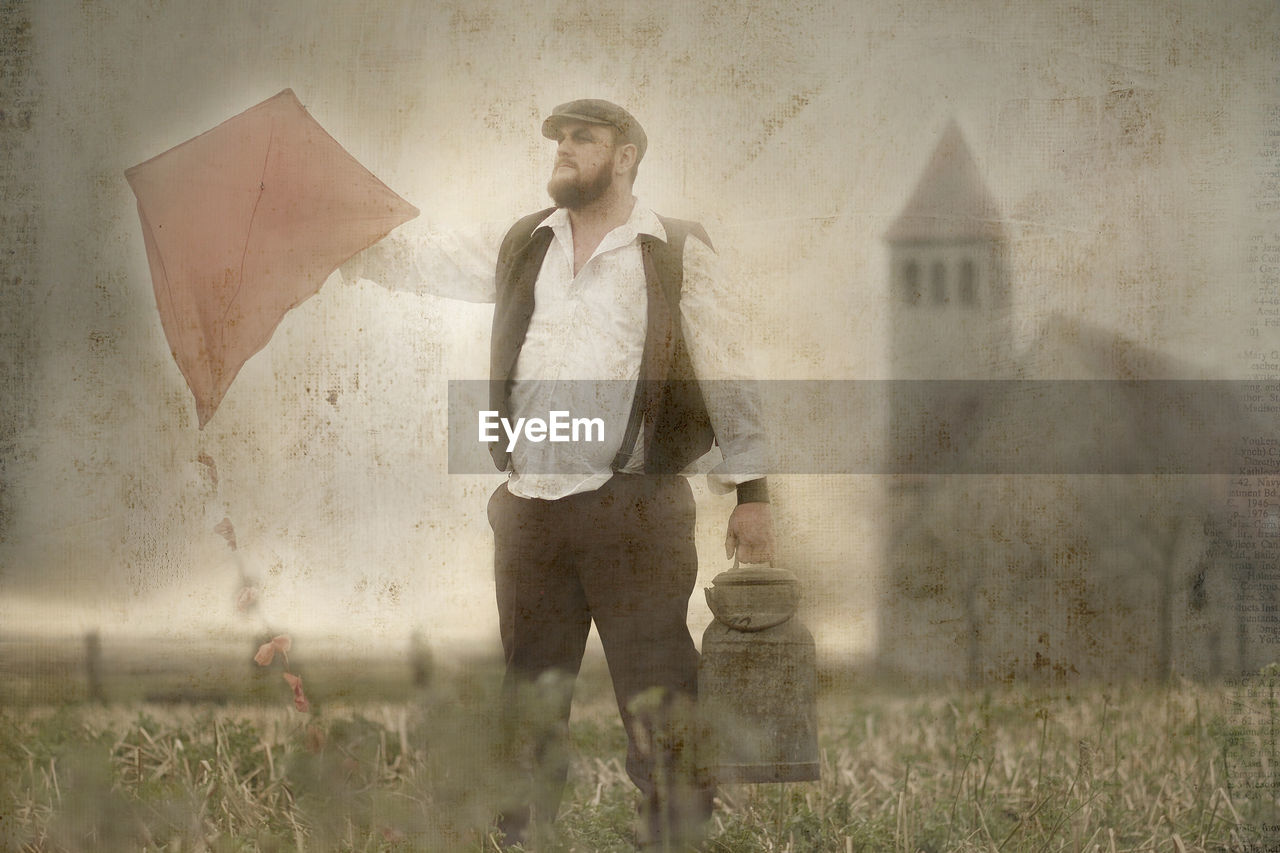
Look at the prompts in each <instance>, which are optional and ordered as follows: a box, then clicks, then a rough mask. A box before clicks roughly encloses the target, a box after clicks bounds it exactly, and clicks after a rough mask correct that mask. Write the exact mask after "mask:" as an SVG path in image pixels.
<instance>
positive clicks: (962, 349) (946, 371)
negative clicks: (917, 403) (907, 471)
mask: <svg viewBox="0 0 1280 853" xmlns="http://www.w3.org/2000/svg"><path fill="white" fill-rule="evenodd" d="M884 239H885V242H886V243H888V245H889V270H890V272H889V293H888V296H889V302H890V308H889V322H890V329H889V369H890V377H891V378H893V379H896V380H904V379H917V380H918V379H930V380H973V379H1003V378H1009V377H1011V376H1012V375H1013V366H1012V365H1013V352H1012V349H1013V348H1012V340H1011V338H1012V320H1011V304H1010V303H1011V299H1010V293H1009V275H1008V272H1007V269H1006V261H1005V256H1006V251H1005V238H1004V230H1003V228H1002V227H1001V224H1000V213H999V211H998V210H997V208H996V204H995V201H994V200H993V199H992V198H991V193H990V192H988V190H987V187H986V184H985V183H984V182H983V180H982V175H981V174H980V173H979V171H978V166H977V164H976V163H975V162H974V159H973V155H972V154H971V153H970V152H969V147H968V146H967V145H966V144H965V141H964V136H963V135H962V134H961V132H960V128H959V126H958V125H957V124H956V123H955V121H951V122H950V123H948V124H947V127H946V130H945V131H944V132H943V134H942V139H941V140H940V141H939V142H938V145H937V147H936V148H935V149H934V152H933V156H932V157H931V158H930V159H929V163H928V165H927V166H926V167H925V170H924V174H923V175H922V176H921V178H920V181H919V183H918V184H917V185H916V188H915V191H914V192H912V194H911V196H910V198H909V199H908V201H907V204H906V207H905V208H904V209H903V211H902V213H901V214H899V216H898V218H897V219H895V220H894V222H893V224H892V225H891V226H890V227H889V230H888V233H886V234H885V238H884ZM896 399H901V396H900V395H898V396H897V398H896ZM951 399H952V401H953V402H955V398H954V396H953V395H952V396H951ZM927 414H928V415H932V416H933V417H927V418H926V419H925V420H926V421H932V423H933V425H935V426H936V425H938V424H945V418H946V417H950V416H953V415H955V414H956V413H955V412H941V411H938V412H929V413H927ZM919 415H920V412H919V410H918V409H914V408H913V409H912V410H910V412H908V411H906V410H904V409H903V408H902V407H901V406H897V405H893V404H891V406H890V411H889V419H890V423H889V452H890V459H891V462H892V461H893V460H894V459H897V460H899V461H901V460H902V457H901V456H897V455H896V454H899V453H906V454H910V453H911V452H912V448H913V447H919V446H920V441H921V440H922V435H921V433H920V430H922V429H923V430H929V429H930V428H931V427H930V424H929V423H928V422H926V423H921V419H920V417H919ZM930 438H931V436H929V435H924V436H923V440H926V441H928V440H930Z"/></svg>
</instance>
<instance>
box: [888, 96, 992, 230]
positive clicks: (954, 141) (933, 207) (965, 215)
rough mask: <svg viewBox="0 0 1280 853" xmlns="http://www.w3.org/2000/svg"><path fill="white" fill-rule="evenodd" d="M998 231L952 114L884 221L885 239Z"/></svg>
mask: <svg viewBox="0 0 1280 853" xmlns="http://www.w3.org/2000/svg"><path fill="white" fill-rule="evenodd" d="M1002 234H1003V232H1002V229H1001V227H1000V211H999V210H998V209H997V207H996V203H995V200H994V199H992V197H991V193H990V192H988V191H987V185H986V183H985V182H984V181H983V180H982V175H981V173H980V172H979V171H978V164H977V163H975V162H974V160H973V155H972V154H971V153H970V152H969V146H968V145H966V144H965V141H964V135H963V134H962V133H961V132H960V126H959V125H957V124H956V122H955V120H954V119H952V120H951V121H950V122H948V123H947V128H946V130H945V131H943V133H942V139H941V140H939V142H938V147H937V148H935V149H934V150H933V156H932V157H931V158H930V159H929V165H928V166H926V167H925V170H924V174H923V175H921V177H920V182H919V183H918V184H916V188H915V191H914V192H913V193H912V194H911V198H910V200H909V201H907V205H906V207H905V208H903V211H902V213H900V214H899V215H898V218H897V219H895V220H894V221H893V224H892V225H890V226H889V231H888V232H887V233H886V234H885V240H886V241H888V242H890V243H914V242H927V241H953V240H997V239H1000V237H1001V236H1002Z"/></svg>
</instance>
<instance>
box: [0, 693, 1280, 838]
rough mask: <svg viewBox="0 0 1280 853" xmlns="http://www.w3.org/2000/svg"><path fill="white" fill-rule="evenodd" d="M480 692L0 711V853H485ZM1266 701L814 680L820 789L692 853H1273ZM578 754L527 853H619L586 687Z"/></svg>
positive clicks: (725, 831) (804, 790) (776, 802)
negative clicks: (545, 829) (554, 830)
mask: <svg viewBox="0 0 1280 853" xmlns="http://www.w3.org/2000/svg"><path fill="white" fill-rule="evenodd" d="M314 680H315V681H316V683H317V685H319V684H320V683H321V681H320V679H318V678H317V679H314ZM495 686H496V678H495V677H494V676H493V673H492V672H489V671H486V670H483V669H481V670H473V671H470V672H468V673H466V674H463V673H460V672H453V673H449V672H437V673H436V676H435V679H434V680H433V682H432V686H431V687H430V688H429V689H424V690H421V691H419V692H417V693H416V694H413V695H409V696H404V697H400V698H397V699H396V700H395V701H384V702H376V703H375V702H362V701H359V700H358V698H357V696H358V695H359V694H358V693H353V692H351V691H346V692H345V693H342V692H333V691H330V693H329V694H328V698H325V699H323V701H319V700H317V698H316V697H317V696H320V694H321V693H322V692H323V691H321V690H316V691H314V693H315V695H314V696H313V697H312V698H313V709H312V711H311V713H309V714H302V713H298V712H297V711H295V710H294V709H293V708H292V706H291V704H290V702H289V699H288V690H287V687H286V686H284V685H283V682H281V685H280V688H279V690H278V691H276V692H274V693H271V695H269V696H268V697H267V698H266V701H265V702H260V703H256V704H247V703H246V704H239V703H234V704H224V705H209V704H190V705H184V704H172V703H170V704H157V703H154V702H145V701H141V700H130V701H127V702H123V703H117V704H109V705H105V706H102V705H93V704H87V703H76V702H68V703H61V704H30V703H25V704H20V705H19V704H16V703H14V702H12V701H10V702H8V703H7V705H6V707H5V708H4V710H0V849H2V850H5V851H11V850H12V851H17V850H33V851H36V850H73V851H78V850H93V851H97V850H102V851H127V850H147V851H159V850H166V851H196V850H207V851H286V850H289V851H291V850H323V851H327V850H353V851H366V850H368V851H390V850H426V851H445V853H448V851H455V850H456V851H477V852H478V851H494V850H496V849H498V848H497V846H496V845H495V843H494V839H492V838H490V837H489V835H488V834H487V832H486V824H487V821H488V819H489V817H490V815H491V814H492V811H493V804H494V802H495V799H496V797H497V795H498V793H499V791H500V790H501V788H502V780H501V779H500V778H499V776H498V775H497V774H496V773H495V772H494V771H493V770H492V768H491V767H490V766H489V765H488V763H487V762H486V761H485V754H486V750H487V738H488V736H489V733H490V732H492V731H493V729H494V718H495V714H496V706H495V701H494V690H495ZM1278 688H1280V683H1278V679H1277V677H1276V674H1275V673H1274V672H1267V673H1263V674H1262V675H1260V676H1259V677H1257V678H1255V679H1251V680H1249V681H1247V682H1236V683H1232V684H1226V685H1224V684H1218V685H1195V684H1189V683H1182V682H1178V683H1174V684H1172V685H1168V686H1107V687H1104V686H1073V687H1058V688H1052V689H1050V688H1043V687H1042V688H1032V687H1014V688H1000V689H989V690H985V689H977V690H972V689H954V690H942V689H935V690H931V691H916V692H907V691H905V690H903V689H901V688H899V687H896V686H893V685H886V684H883V683H880V684H877V683H872V682H869V681H865V680H862V679H859V678H857V677H855V676H853V675H849V674H842V675H827V676H825V677H824V679H823V695H822V698H821V702H820V720H821V747H822V760H823V768H822V769H823V776H822V780H821V781H820V782H814V783H796V784H788V785H760V786H729V787H726V788H724V789H723V790H722V796H721V802H720V804H719V805H718V807H717V811H716V814H715V818H714V827H713V834H712V841H711V844H710V848H709V849H711V850H714V851H735V852H736V851H744V853H745V852H746V851H823V853H826V851H832V853H840V851H851V850H892V851H916V850H923V851H942V850H982V851H1018V850H1026V851H1058V850H1071V851H1094V850H1096V851H1121V850H1153V851H1155V850H1159V851H1164V850H1175V851H1182V850H1240V851H1244V850H1276V849H1280V830H1277V829H1275V827H1276V826H1277V825H1280V810H1278V809H1277V799H1276V795H1277V793H1278V790H1280V789H1278V786H1280V761H1278V759H1280V752H1278V751H1277V736H1278V732H1277V728H1278V726H1280V707H1278V703H1280V696H1277V695H1276V694H1277V689H1278ZM271 690H275V688H271ZM268 692H271V691H268ZM10 698H12V697H10ZM573 732H574V739H575V744H576V758H575V761H574V765H573V768H572V771H571V789H570V791H569V792H568V795H567V797H566V801H565V805H564V807H563V809H562V812H561V818H560V821H559V830H560V836H559V838H558V840H557V841H555V842H554V843H544V844H542V845H541V846H540V847H539V849H540V850H544V851H549V850H564V851H569V850H576V851H593V853H606V851H625V850H630V849H632V848H631V842H630V838H631V820H632V814H633V790H632V788H631V786H630V784H629V782H628V781H627V778H626V774H625V772H624V771H623V769H622V756H623V750H624V741H623V734H622V731H621V727H620V725H619V724H618V722H617V719H616V710H615V709H614V707H613V704H612V695H611V693H610V691H609V688H608V683H607V679H606V676H605V675H604V673H603V672H602V671H600V670H599V669H592V670H590V671H588V672H586V673H585V674H584V677H583V678H582V680H581V682H580V685H579V690H578V700H577V705H576V707H575V721H574V728H573Z"/></svg>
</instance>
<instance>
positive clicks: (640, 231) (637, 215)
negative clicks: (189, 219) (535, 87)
mask: <svg viewBox="0 0 1280 853" xmlns="http://www.w3.org/2000/svg"><path fill="white" fill-rule="evenodd" d="M542 134H543V135H544V136H546V137H547V138H549V139H551V140H554V141H555V142H556V146H557V147H556V157H555V163H554V166H553V170H552V174H551V178H550V181H549V182H548V184H547V191H548V193H549V194H550V196H551V199H552V201H553V202H554V204H555V207H554V208H548V209H546V210H542V211H539V212H537V213H534V214H532V215H530V216H526V217H524V218H523V219H521V220H519V221H518V222H516V224H515V225H514V226H512V227H511V228H510V229H509V230H508V231H507V233H506V236H505V237H504V238H503V240H502V242H501V246H500V248H499V249H498V253H497V260H496V265H495V266H494V267H489V268H490V269H494V268H495V267H496V275H494V276H492V277H488V278H487V280H486V278H484V277H481V276H479V275H476V274H474V271H475V269H476V266H477V264H476V262H475V261H476V258H477V257H478V256H479V255H480V254H482V253H477V252H474V251H470V250H467V251H458V250H456V247H455V251H454V252H453V253H452V257H451V258H449V259H446V260H438V259H437V258H436V257H435V256H433V257H426V255H427V254H430V252H435V253H436V255H448V254H449V252H440V251H438V249H439V247H436V248H434V249H431V250H430V252H427V251H426V250H423V249H422V247H421V246H419V247H417V248H416V249H415V250H414V253H412V255H411V257H410V258H409V259H408V260H407V261H405V262H404V263H402V264H401V267H405V266H406V265H407V268H408V269H409V270H410V271H411V272H412V273H416V274H417V276H418V277H419V279H420V280H423V281H422V284H423V286H425V287H426V288H427V289H428V290H431V291H432V292H436V293H441V294H444V295H452V296H461V297H462V298H467V299H471V300H473V301H490V300H491V301H493V302H494V303H495V307H494V315H493V330H492V338H491V342H490V407H491V409H493V410H494V411H496V412H498V413H499V415H500V416H501V417H503V418H508V419H509V420H510V421H511V422H516V419H517V418H521V417H526V418H527V417H535V416H539V415H541V416H545V415H546V414H547V413H548V412H550V411H554V410H556V409H560V410H564V409H566V408H570V407H572V406H573V405H574V402H569V403H566V402H565V398H564V396H563V395H564V394H565V393H568V394H569V395H570V397H572V398H573V399H574V400H575V401H577V402H582V401H584V400H586V399H590V400H591V401H592V405H594V406H596V407H597V408H598V410H599V411H600V412H601V413H602V420H603V422H604V427H605V428H604V437H605V440H603V441H600V442H575V443H571V444H570V445H568V446H566V444H565V443H558V444H557V443H552V442H531V441H524V442H517V443H516V444H515V445H514V446H513V447H512V448H511V451H510V452H508V450H507V444H506V442H502V441H500V442H496V443H494V444H492V445H491V452H492V454H493V457H494V461H495V463H496V464H497V466H498V468H499V470H501V471H504V472H506V475H507V479H506V482H505V483H503V484H502V485H501V486H499V487H498V489H497V490H496V491H495V492H494V493H493V496H492V497H491V498H490V500H489V506H488V516H489V521H490V524H491V525H492V527H493V533H494V578H495V587H496V593H497V601H498V612H499V623H500V628H501V634H502V646H503V651H504V653H505V657H506V666H507V672H506V677H505V680H504V685H503V697H504V708H503V712H504V729H505V730H506V731H507V732H508V734H509V735H510V740H509V742H510V744H511V745H512V746H511V749H510V750H509V752H508V754H507V760H508V761H510V762H511V764H512V765H513V766H514V767H515V768H516V769H517V774H518V776H519V778H520V782H519V783H518V784H515V785H513V786H512V787H511V797H510V802H508V803H506V806H505V808H504V810H503V814H502V817H501V819H500V822H499V826H500V828H501V829H502V830H503V832H504V833H505V837H506V843H508V844H516V843H519V842H521V841H524V840H525V839H527V838H528V837H529V833H530V831H531V825H532V822H533V821H534V820H535V819H536V820H537V821H540V822H544V823H545V822H550V821H551V820H553V819H554V817H555V814H556V811H557V809H558V806H559V802H560V799H561V795H562V791H563V788H564V784H565V780H566V772H567V766H568V754H567V746H566V743H567V731H568V720H569V711H570V701H571V696H572V687H573V681H574V679H575V677H576V675H577V673H578V669H579V666H580V663H581V661H582V656H583V653H584V649H585V645H586V641H587V637H588V633H589V631H590V628H591V625H592V623H593V622H594V624H595V625H596V628H597V631H598V632H599V635H600V640H601V644H602V645H603V647H604V651H605V655H606V658H607V660H608V664H609V671H610V675H611V677H612V679H613V686H614V692H615V695H616V698H617V702H618V709H619V712H620V714H621V716H622V720H623V723H624V726H625V728H626V732H627V737H628V750H627V772H628V775H629V776H630V777H631V779H632V781H633V782H634V783H635V785H636V786H637V788H639V790H640V792H641V794H642V798H641V810H640V811H641V818H642V819H641V821H640V822H639V824H638V831H637V840H638V842H639V843H640V845H641V846H642V847H645V846H653V847H662V846H666V847H671V845H675V847H672V848H671V849H679V848H680V845H683V844H686V843H688V842H689V841H690V840H691V839H692V838H693V837H694V836H696V835H697V833H698V831H699V830H700V828H701V826H702V825H703V824H704V823H705V820H706V819H707V818H708V817H709V815H710V811H711V805H712V796H713V792H714V787H713V782H712V780H710V779H708V778H706V777H705V774H703V773H700V772H699V771H698V768H697V767H696V762H695V761H693V760H692V759H691V757H690V756H689V755H688V754H687V753H688V752H689V751H690V745H689V743H688V738H687V732H684V731H677V730H676V729H675V728H674V726H675V724H674V723H673V722H672V721H673V719H675V718H676V717H677V716H678V715H676V714H674V713H668V711H669V710H670V709H671V708H672V707H674V704H673V703H675V704H678V702H679V700H680V699H681V698H682V697H683V698H684V699H689V698H692V697H693V696H694V695H695V693H696V690H697V667H698V652H697V649H696V647H695V646H694V643H693V639H692V637H691V636H690V634H689V629H688V625H687V610H688V602H689V597H690V595H691V594H692V591H693V587H694V583H695V580H696V575H697V554H696V549H695V547H694V502H693V497H692V492H691V490H690V487H689V483H688V481H687V479H686V478H685V477H684V476H681V474H682V472H686V473H687V470H688V469H690V468H691V467H693V466H694V464H695V463H696V462H697V461H698V460H699V458H700V457H702V456H703V455H704V454H705V453H707V451H709V450H710V448H711V446H712V443H713V441H714V442H715V443H718V444H719V446H720V449H721V452H722V454H723V461H721V462H720V463H719V464H718V465H717V466H716V467H715V468H714V469H712V470H711V471H710V472H709V475H708V476H709V482H710V485H711V487H712V489H713V491H719V492H727V491H730V490H736V491H737V497H738V504H737V506H736V508H735V509H734V510H733V512H732V514H731V515H730V517H729V524H728V532H727V535H726V539H725V552H726V555H728V556H730V557H732V556H734V555H735V554H736V555H737V557H738V558H739V559H741V560H742V561H743V562H763V561H766V560H769V559H772V556H773V525H772V519H771V515H770V510H769V504H768V492H767V487H766V484H765V480H764V472H765V466H766V443H765V438H764V434H763V431H762V429H761V424H760V415H759V411H758V405H757V402H756V399H755V397H754V395H753V394H752V393H751V391H750V387H749V383H746V382H739V381H733V380H736V379H741V378H743V376H742V374H743V368H744V365H745V355H744V352H743V342H744V341H745V340H747V339H748V335H747V332H748V329H747V328H745V326H744V325H743V323H742V321H741V320H740V319H739V315H738V313H737V312H736V305H735V301H736V300H735V297H736V293H735V292H734V291H733V289H731V288H729V287H727V286H726V285H725V283H724V282H723V280H722V279H721V278H720V276H719V274H718V272H717V268H716V255H715V252H714V250H713V249H712V246H711V241H710V239H709V238H708V236H707V234H706V232H705V231H704V230H703V229H702V227H701V226H700V225H697V224H696V223H692V222H684V221H680V220H675V219H667V218H664V217H660V216H658V215H657V214H655V213H654V212H653V211H652V210H650V209H649V208H648V207H646V206H644V205H643V204H641V203H640V202H639V201H638V200H637V199H636V198H635V196H634V195H633V194H632V188H633V184H634V182H635V179H636V176H637V171H638V168H639V166H640V163H641V161H642V160H643V158H644V155H645V152H646V150H647V147H648V138H647V136H646V134H645V132H644V130H643V129H642V128H641V126H640V124H639V122H637V121H636V119H635V118H634V117H633V116H632V115H631V114H630V113H629V112H627V111H626V110H624V109H623V108H622V107H620V106H618V105H616V104H613V103H610V102H608V101H603V100H596V99H585V100H577V101H572V102H570V103H567V104H561V105H560V106H558V107H556V108H555V109H554V110H553V111H552V113H551V115H550V116H548V117H547V119H546V120H545V121H544V122H543V124H542ZM367 254H369V253H367ZM374 254H376V253H374ZM371 257H372V256H371ZM384 266H385V263H384ZM466 269H470V270H472V274H471V275H469V276H468V275H464V276H462V278H470V279H472V285H470V286H471V290H469V291H468V290H466V287H467V286H468V285H466V284H465V283H464V284H459V282H458V281H457V279H458V278H459V276H458V273H459V272H460V271H465V270H466ZM345 271H346V270H345V269H344V272H345ZM402 272H403V270H402ZM448 279H453V280H452V281H447V280H448ZM566 389H569V390H568V391H566ZM574 389H576V390H574ZM575 395H576V396H575Z"/></svg>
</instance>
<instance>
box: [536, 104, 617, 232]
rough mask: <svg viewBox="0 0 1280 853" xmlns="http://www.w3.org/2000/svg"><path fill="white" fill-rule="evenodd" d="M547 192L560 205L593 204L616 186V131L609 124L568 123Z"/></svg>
mask: <svg viewBox="0 0 1280 853" xmlns="http://www.w3.org/2000/svg"><path fill="white" fill-rule="evenodd" d="M560 133H561V135H560V141H559V143H558V147H557V148H556V164H555V166H554V167H553V168H552V170H551V180H550V181H548V182H547V192H548V193H550V195H551V200H552V201H554V202H555V203H556V206H557V207H567V208H569V209H570V210H575V209H578V208H581V207H584V206H586V205H588V204H591V203H592V202H593V201H595V200H596V199H598V198H600V197H601V196H602V195H604V194H605V192H606V191H608V189H609V187H611V186H612V185H613V167H614V154H615V152H616V146H615V144H614V143H615V139H614V137H615V131H614V130H613V128H611V127H609V126H608V125H603V124H587V123H585V122H565V123H564V125H562V126H561V128H560Z"/></svg>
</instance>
